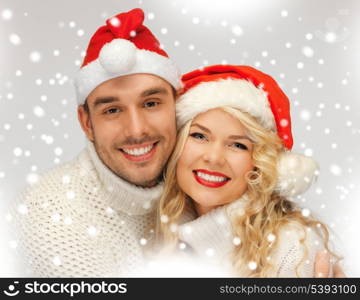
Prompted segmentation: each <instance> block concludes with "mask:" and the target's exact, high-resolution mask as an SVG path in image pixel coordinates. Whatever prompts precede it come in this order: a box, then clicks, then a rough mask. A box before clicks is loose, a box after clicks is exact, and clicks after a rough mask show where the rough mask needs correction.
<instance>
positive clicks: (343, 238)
mask: <svg viewBox="0 0 360 300" xmlns="http://www.w3.org/2000/svg"><path fill="white" fill-rule="evenodd" d="M89 3H90V4H89ZM134 7H141V8H143V9H144V10H145V12H146V13H147V17H146V20H145V24H146V25H147V26H148V27H150V28H151V30H152V31H153V32H154V33H155V35H156V36H157V37H158V38H159V40H160V41H161V43H162V44H163V45H164V47H165V50H166V51H167V52H168V53H169V55H170V56H171V57H172V58H173V59H174V60H175V61H177V62H178V64H179V66H180V68H181V70H182V71H183V72H188V71H190V70H192V69H194V68H196V67H199V66H203V65H206V64H218V63H226V62H227V63H230V64H247V65H252V66H257V67H259V68H260V69H261V70H263V71H265V72H267V73H269V74H271V75H273V77H274V78H275V79H276V80H277V81H278V82H279V83H280V84H281V86H282V87H283V89H284V90H285V92H286V93H287V94H288V96H289V98H290V99H291V102H292V119H293V133H294V140H295V145H294V151H296V152H300V153H303V154H306V155H312V156H313V157H314V158H315V159H316V160H317V161H318V163H319V165H320V170H321V173H320V177H319V180H318V181H317V183H316V184H315V185H314V186H313V187H312V188H311V190H309V192H307V193H306V194H305V195H303V197H301V199H298V200H297V201H299V203H301V204H302V205H303V206H304V207H307V208H309V209H310V210H311V211H312V213H314V214H315V215H317V216H319V217H320V218H321V220H323V221H324V222H326V223H327V224H328V225H329V226H330V227H331V228H332V230H333V233H334V234H333V235H334V238H335V240H334V241H335V244H336V246H337V248H338V249H339V251H340V252H341V254H343V255H344V256H345V271H346V273H347V275H348V276H360V251H359V250H360V249H359V245H360V244H359V228H360V216H359V211H360V199H359V198H360V185H359V178H360V163H359V162H360V158H359V153H360V102H359V82H360V80H359V79H360V72H359V70H360V69H359V64H360V61H359V53H360V1H357V0H353V1H351V0H341V1H340V0H317V1H310V0H309V1H306V0H302V1H300V0H291V1H290V0H271V1H269V0H262V1H260V0H251V1H247V0H238V1H234V0H222V1H211V0H207V1H205V0H193V1H189V0H184V1H152V0H149V1H148V0H144V1H130V0H128V1H121V0H103V1H85V0H81V1H45V0H44V1H41V0H32V1H20V0H1V1H0V13H1V15H0V66H1V67H0V234H1V241H0V242H1V246H0V247H1V248H0V266H1V267H0V276H11V275H13V274H15V271H14V270H15V268H14V266H15V263H16V256H14V255H13V254H14V253H15V250H14V247H15V246H16V242H15V241H13V240H12V237H11V236H8V235H6V233H5V229H4V228H6V225H7V223H8V222H11V221H9V220H10V216H9V215H8V214H7V212H6V206H7V205H9V204H10V203H11V201H13V199H14V197H16V195H17V193H19V191H20V190H21V189H23V188H24V186H25V185H26V184H27V179H29V178H30V180H31V179H32V178H36V177H34V176H36V175H34V174H36V173H38V172H42V171H44V170H47V169H50V168H52V167H54V166H55V165H56V164H59V163H62V162H65V161H68V160H70V159H72V158H73V157H74V156H75V155H76V154H77V153H78V152H79V151H80V150H81V149H82V148H83V146H84V142H85V138H84V135H83V133H82V132H81V129H80V126H79V124H78V122H77V117H76V101H75V94H74V90H73V86H72V82H71V78H72V77H73V76H74V74H75V72H76V70H77V69H78V68H79V63H80V61H82V52H83V51H84V50H85V48H86V46H87V43H88V41H89V38H90V37H91V35H92V34H93V33H94V32H95V30H96V29H97V28H98V27H99V26H100V25H103V24H104V21H105V19H106V18H108V17H110V16H112V15H114V14H116V13H118V12H120V11H126V10H129V9H131V8H134ZM7 9H9V10H11V11H12V16H11V18H9V15H8V14H7V13H6V10H7ZM284 11H286V12H284ZM149 13H151V14H149ZM149 16H150V18H149ZM164 28H165V29H164ZM14 34H16V35H17V36H14ZM309 34H310V35H311V36H309ZM310 37H312V38H311V39H310ZM287 43H290V44H291V46H290V47H289V45H288V47H287V46H286V45H287ZM303 47H310V48H311V49H312V50H313V56H312V57H307V56H306V55H304V53H303ZM55 50H57V51H58V52H56V51H55ZM34 51H35V52H38V53H39V54H40V57H41V59H40V61H38V62H33V61H32V60H31V59H30V54H31V53H32V52H34ZM54 51H55V52H54ZM310 52H311V51H310ZM54 53H55V54H54ZM356 53H358V54H356ZM56 54H58V55H56ZM299 62H300V63H303V67H302V68H298V63H299ZM19 71H21V72H19ZM39 79H40V80H41V84H39V82H40V81H39ZM356 82H357V83H356ZM39 107H40V108H39ZM34 109H35V110H34ZM38 111H40V112H42V114H38V113H37V112H38ZM19 149H21V150H19ZM29 174H30V177H29ZM31 174H32V175H31Z"/></svg>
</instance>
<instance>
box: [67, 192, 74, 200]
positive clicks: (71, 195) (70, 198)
mask: <svg viewBox="0 0 360 300" xmlns="http://www.w3.org/2000/svg"><path fill="white" fill-rule="evenodd" d="M66 198H68V199H69V200H72V199H74V198H75V193H74V192H73V191H67V192H66Z"/></svg>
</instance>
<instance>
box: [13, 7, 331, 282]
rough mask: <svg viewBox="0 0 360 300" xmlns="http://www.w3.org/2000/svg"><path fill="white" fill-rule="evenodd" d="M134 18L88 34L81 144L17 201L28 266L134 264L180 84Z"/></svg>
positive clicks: (150, 220)
mask: <svg viewBox="0 0 360 300" xmlns="http://www.w3.org/2000/svg"><path fill="white" fill-rule="evenodd" d="M143 19H144V14H143V12H142V11H141V10H140V9H134V10H132V11H129V12H127V13H122V14H119V15H117V16H115V17H113V18H110V19H109V20H107V22H106V25H105V26H102V27H101V28H99V29H98V30H97V32H96V33H95V34H94V36H93V37H92V38H91V41H90V44H89V46H88V49H87V52H86V56H85V59H84V63H83V65H82V67H81V70H80V71H79V73H78V75H77V77H76V91H77V100H78V103H79V106H78V118H79V122H80V124H81V127H82V129H83V131H84V133H85V134H86V136H87V139H88V143H87V146H86V149H84V150H83V151H82V152H81V153H80V154H79V156H78V157H77V158H76V159H75V160H74V161H72V162H70V163H67V164H64V165H62V166H59V167H57V168H55V169H54V170H52V171H50V172H48V173H46V174H44V175H43V176H42V177H41V179H40V180H39V182H38V183H37V184H36V185H34V186H32V187H31V188H29V189H27V190H26V191H25V192H24V193H23V194H22V195H21V197H20V198H19V200H18V203H17V205H16V208H15V210H16V211H15V212H14V215H15V217H16V220H17V225H18V227H19V232H20V236H19V240H20V242H21V247H22V248H23V249H24V252H25V253H26V260H27V261H28V262H29V263H30V269H31V270H32V274H31V275H34V276H56V277H58V276H61V277H65V276H77V277H81V276H89V277H99V276H102V277H105V276H106V277H111V276H122V275H126V274H129V273H130V272H134V270H135V269H136V268H137V267H138V266H141V265H142V262H143V254H144V253H143V252H144V251H143V250H144V246H146V244H147V238H148V237H149V236H150V237H151V234H152V233H153V226H154V222H155V206H156V200H157V199H158V198H159V196H160V195H161V192H162V170H163V168H164V166H165V164H166V162H167V160H168V158H169V156H170V154H171V152H172V150H173V147H174V145H175V140H176V122H175V95H176V90H178V89H179V88H180V86H181V83H180V73H179V72H178V70H177V68H176V67H175V65H174V64H173V63H172V62H171V61H170V59H169V58H168V57H167V54H166V53H165V52H164V51H163V50H162V49H161V48H160V46H159V42H158V41H157V40H156V38H155V37H154V36H153V35H152V33H151V32H150V30H149V29H148V28H147V27H145V26H144V25H143V24H142V23H143ZM320 265H321V266H323V265H324V266H328V263H327V262H325V263H321V261H320Z"/></svg>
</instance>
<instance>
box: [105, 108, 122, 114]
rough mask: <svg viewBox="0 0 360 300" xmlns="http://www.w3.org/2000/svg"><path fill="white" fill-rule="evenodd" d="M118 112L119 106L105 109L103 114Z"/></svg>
mask: <svg viewBox="0 0 360 300" xmlns="http://www.w3.org/2000/svg"><path fill="white" fill-rule="evenodd" d="M118 112H120V109H119V108H110V109H108V110H106V111H105V114H116V113H118Z"/></svg>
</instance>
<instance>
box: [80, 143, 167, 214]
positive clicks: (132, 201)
mask: <svg viewBox="0 0 360 300" xmlns="http://www.w3.org/2000/svg"><path fill="white" fill-rule="evenodd" d="M86 151H87V153H88V154H89V157H90V160H91V163H92V165H93V166H94V168H95V171H96V173H97V175H98V177H99V180H100V181H101V185H102V187H103V189H105V194H106V196H107V197H106V198H107V199H104V201H106V202H107V205H109V206H110V207H111V208H112V209H114V210H120V211H122V212H124V213H127V214H129V215H144V214H147V213H150V212H152V211H153V210H154V209H155V207H156V205H157V200H158V199H159V198H160V196H161V193H162V191H163V183H159V184H158V185H156V186H155V187H152V188H142V187H139V186H136V185H134V184H131V183H129V182H127V181H125V180H123V179H122V178H120V177H118V176H117V175H115V174H114V173H113V172H112V171H111V170H110V169H109V168H108V167H107V166H106V165H105V164H104V163H103V162H102V161H101V159H100V158H99V156H98V154H97V152H96V150H95V147H94V145H93V143H92V142H89V141H88V142H87V147H86Z"/></svg>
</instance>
